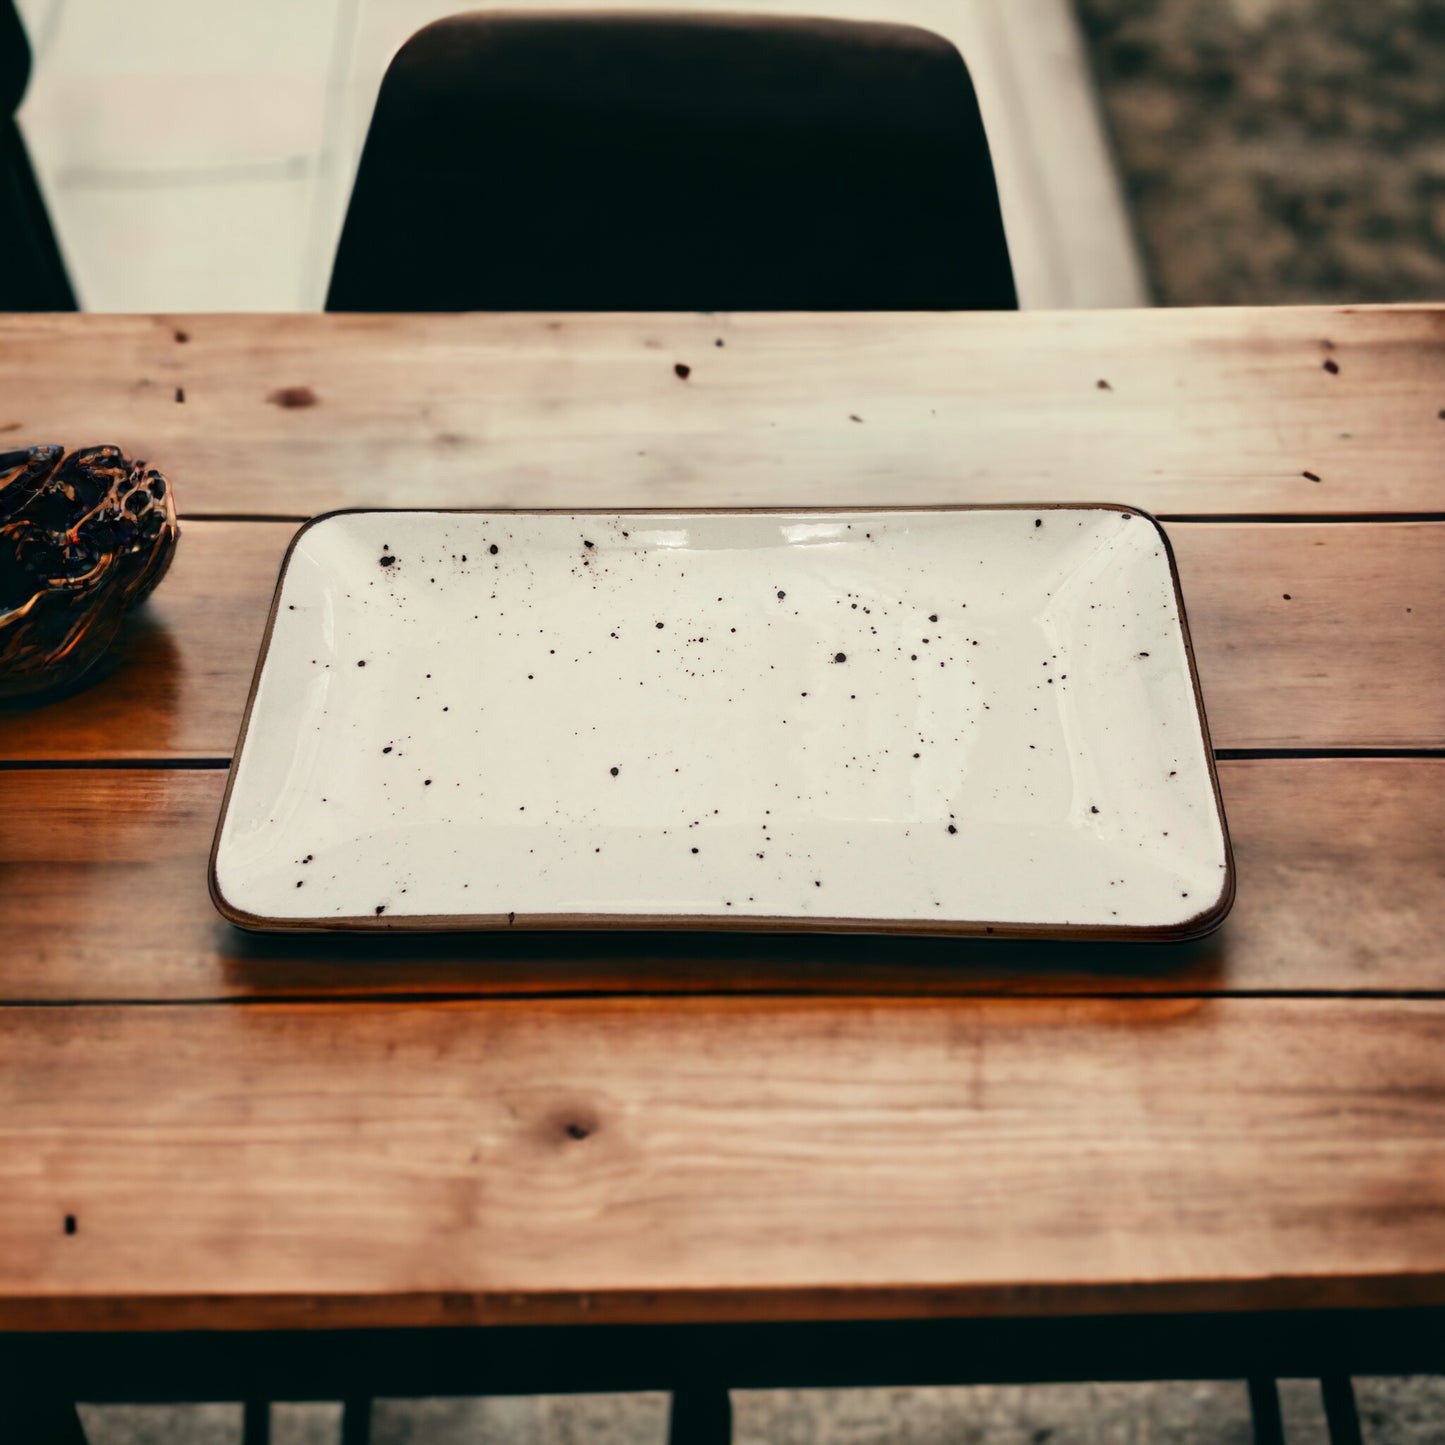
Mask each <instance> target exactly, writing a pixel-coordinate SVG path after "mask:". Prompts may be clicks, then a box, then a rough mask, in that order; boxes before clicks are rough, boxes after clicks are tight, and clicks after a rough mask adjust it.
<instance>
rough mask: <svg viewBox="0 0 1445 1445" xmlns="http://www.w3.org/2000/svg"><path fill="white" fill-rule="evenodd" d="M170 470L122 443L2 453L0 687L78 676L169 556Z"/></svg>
mask: <svg viewBox="0 0 1445 1445" xmlns="http://www.w3.org/2000/svg"><path fill="white" fill-rule="evenodd" d="M179 536H180V529H179V527H178V526H177V525H176V505H175V499H174V497H173V496H172V495H171V489H170V487H169V486H167V484H166V479H165V478H164V477H163V476H161V474H160V473H159V472H158V471H156V470H155V469H154V468H151V467H147V466H146V464H145V463H144V462H141V461H128V460H127V459H126V458H125V457H124V456H123V455H122V454H121V451H120V449H119V448H118V447H85V448H84V449H82V450H80V451H75V452H71V453H70V455H69V456H66V455H65V449H64V448H63V447H58V446H39V447H29V448H26V449H23V450H20V451H11V452H3V453H0V698H18V697H31V696H34V695H36V694H40V693H50V692H52V691H58V690H60V689H63V688H65V687H67V686H68V685H70V684H71V683H74V682H75V681H76V680H77V679H78V678H79V677H80V676H81V675H82V674H83V673H85V672H86V671H87V670H89V668H91V667H92V666H93V665H94V664H95V663H96V662H97V661H99V659H100V658H101V657H102V656H103V655H104V654H105V652H106V650H107V649H108V648H109V647H110V645H111V643H112V642H113V641H114V640H115V635H116V633H117V632H118V631H119V630H120V625H121V623H122V621H124V619H125V615H126V613H127V612H129V610H130V609H131V608H132V607H134V606H135V605H136V604H137V603H139V602H142V601H144V600H145V598H146V597H148V596H149V595H150V592H151V590H152V589H153V588H154V587H155V585H156V583H157V582H159V581H160V580H161V578H162V577H163V576H164V575H165V570H166V568H167V567H168V566H170V561H171V556H172V554H173V553H174V552H175V550H176V539H177V538H178V537H179Z"/></svg>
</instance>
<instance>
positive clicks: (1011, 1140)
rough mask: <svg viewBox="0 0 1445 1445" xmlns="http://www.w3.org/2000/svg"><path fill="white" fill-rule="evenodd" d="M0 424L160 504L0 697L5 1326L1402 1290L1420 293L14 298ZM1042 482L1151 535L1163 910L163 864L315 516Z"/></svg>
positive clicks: (1428, 527) (198, 815)
mask: <svg viewBox="0 0 1445 1445" xmlns="http://www.w3.org/2000/svg"><path fill="white" fill-rule="evenodd" d="M679 364H680V365H681V367H685V368H690V370H689V371H688V372H687V374H686V375H685V376H683V375H680V374H679ZM0 440H3V441H6V442H10V443H13V444H21V443H29V442H38V441H50V440H58V441H64V442H66V443H68V444H73V445H78V444H83V443H93V442H101V441H109V442H116V443H119V444H121V445H122V446H124V447H125V448H126V449H127V450H128V451H131V452H135V453H139V454H141V455H144V456H146V457H147V458H149V459H150V460H151V461H152V462H153V463H155V464H156V465H158V466H160V467H161V468H162V469H163V470H164V471H165V472H166V474H167V475H168V476H169V477H170V478H171V479H172V481H173V483H174V485H175V487H176V490H177V493H178V495H179V499H180V503H181V508H182V514H183V530H184V535H183V538H182V542H181V547H180V551H179V554H178V557H177V560H176V564H175V566H174V568H173V570H172V572H171V574H170V576H169V578H168V579H167V580H166V582H165V583H164V584H163V586H162V587H161V589H160V591H159V592H158V593H157V594H156V596H155V598H154V599H153V601H152V602H151V603H150V604H149V605H148V607H147V608H146V609H145V615H143V616H142V617H141V618H139V619H138V620H137V621H136V622H135V623H134V625H133V626H132V627H131V629H130V630H129V633H128V635H127V637H126V640H125V642H124V645H123V647H122V649H121V658H120V661H119V663H118V665H117V666H115V668H114V670H113V671H112V672H111V674H110V675H109V676H107V677H105V678H104V679H103V680H102V681H100V682H98V683H96V684H95V685H94V686H93V687H91V688H90V689H88V690H87V691H85V692H83V693H81V694H79V695H78V696H75V697H73V698H71V699H70V700H68V701H65V702H62V703H58V704H55V705H53V706H50V707H48V708H45V709H43V710H39V711H33V712H8V713H4V714H0V769H3V770H4V771H3V772H0V880H3V881H0V1002H3V1007H0V1240H3V1241H4V1243H3V1248H0V1330H5V1331H12V1332H18V1333H23V1334H24V1335H26V1336H27V1337H30V1338H35V1339H40V1338H42V1337H49V1336H54V1335H56V1334H57V1333H75V1332H111V1331H127V1332H134V1331H177V1330H191V1331H212V1330H224V1331H235V1330H259V1329H267V1330H276V1329H293V1330H294V1329H302V1330H323V1329H335V1328H346V1327H355V1326H368V1327H402V1326H405V1327H415V1326H442V1325H445V1326H487V1327H494V1326H508V1327H516V1326H536V1325H546V1326H562V1327H570V1326H584V1325H585V1326H587V1327H589V1329H591V1330H593V1331H598V1330H604V1331H605V1329H607V1328H616V1327H622V1326H633V1325H653V1324H659V1323H664V1322H665V1323H672V1324H683V1325H689V1324H690V1325H696V1326H709V1327H717V1326H719V1325H722V1324H725V1323H729V1322H731V1323H737V1324H743V1323H757V1322H764V1321H766V1322H770V1327H783V1326H785V1325H786V1324H787V1322H808V1321H812V1322H816V1321H834V1322H849V1321H874V1322H876V1321H881V1320H896V1321H923V1320H928V1319H948V1318H952V1319H978V1318H990V1319H1000V1318H1002V1317H1020V1318H1035V1317H1040V1316H1050V1317H1067V1316H1077V1315H1091V1316H1108V1317H1114V1318H1116V1319H1117V1320H1120V1321H1123V1320H1124V1319H1125V1317H1130V1316H1136V1315H1139V1314H1148V1315H1151V1316H1160V1315H1174V1314H1180V1313H1185V1312H1189V1313H1198V1312H1226V1313H1229V1312H1259V1311H1295V1310H1309V1311H1358V1310H1366V1309H1368V1310H1381V1311H1384V1310H1402V1309H1403V1310H1419V1309H1422V1308H1423V1309H1426V1310H1429V1311H1432V1313H1430V1314H1429V1316H1428V1318H1429V1319H1430V1320H1432V1321H1434V1320H1437V1319H1438V1318H1439V1316H1437V1315H1435V1314H1434V1313H1433V1310H1434V1309H1435V1308H1438V1307H1440V1306H1442V1305H1445V882H1442V871H1445V869H1442V865H1445V754H1442V748H1445V665H1442V664H1445V643H1442V637H1445V310H1437V309H1428V308H1405V309H1383V308H1380V309H1370V308H1360V309H1348V310H1316V309H1302V310H1277V311H1255V310H1236V311H1139V312H1116V313H1092V314H1090V313H1070V314H1042V313H1034V314H1024V315H989V316H962V315H957V316H950V315H925V316H886V315H884V316H756V315H736V316H721V315H719V316H622V317H608V316H564V317H550V318H549V317H535V316H480V315H478V316H462V317H337V316H287V317H140V318H137V317H110V316H98V315H97V316H85V317H64V318H24V317H10V318H0ZM1080 499H1083V500H1095V501H1121V502H1127V503H1130V504H1134V505H1137V506H1140V507H1142V508H1145V509H1148V510H1150V511H1153V512H1154V513H1156V514H1157V515H1159V516H1160V517H1161V518H1162V519H1163V520H1164V521H1165V523H1166V525H1167V527H1168V531H1169V535H1170V537H1171V540H1172V541H1173V544H1174V547H1175V550H1176V553H1177V555H1178V560H1179V566H1180V571H1181V574H1182V580H1183V586H1184V591H1185V596H1186V599H1187V602H1188V606H1189V612H1190V619H1191V624H1192V628H1193V633H1194V639H1195V645H1196V651H1197V655H1198V664H1199V670H1200V674H1201V680H1202V684H1203V688H1204V693H1205V699H1206V703H1207V706H1208V710H1209V717H1210V722H1211V725H1212V729H1213V734H1214V740H1215V743H1216V745H1217V747H1218V749H1219V756H1220V758H1221V759H1222V761H1221V765H1220V773H1221V782H1222V786H1223V790H1224V795H1225V803H1226V808H1227V812H1228V817H1229V823H1230V827H1231V830H1232V834H1233V838H1234V846H1235V850H1236V855H1237V860H1238V873H1239V891H1238V903H1237V905H1236V907H1235V910H1234V912H1233V914H1232V916H1231V917H1230V919H1229V920H1228V922H1227V923H1226V925H1225V926H1224V928H1223V929H1222V930H1221V931H1220V932H1219V933H1217V934H1216V935H1214V936H1213V937H1212V938H1209V939H1206V940H1204V941H1202V942H1199V943H1195V944H1189V945H1180V946H1168V947H1151V946H1137V945H1136V946H1117V947H1116V946H1108V945H1074V946H1031V945H1027V944H1001V943H999V944H986V943H978V942H971V943H964V942H950V941H940V940H923V939H915V940H892V941H890V940H875V939H861V938H834V939H829V938H819V939H787V938H769V939H763V940H756V941H754V940H747V939H739V938H707V937H697V936H685V937H675V936H668V935H655V936H647V937H618V936H609V937H605V938H590V937H577V936H557V937H546V936H533V937H526V938H518V937H469V938H455V939H441V938H431V939H423V940H408V939H406V938H404V937H397V938H375V937H372V938H367V939H364V940H358V941H345V940H339V939H338V940H331V941H327V940H320V941H315V940H307V939H287V938H278V939H266V938H261V937H253V936H248V935H245V934H242V933H240V932H237V931H235V930H234V929H232V928H230V927H228V926H227V925H225V924H223V923H222V922H221V920H220V919H219V918H218V917H217V916H216V914H215V913H214V911H213V910H212V907H211V904H210V902H209V901H208V898H207V895H206V886H205V864H206V854H207V849H208V846H209V843H210V838H211V833H212V829H213V826H214V822H215V816H216V812H217V807H218V804H219V800H220V796H221V790H222V786H223V784H224V782H225V768H226V766H227V763H228V761H229V758H230V755H231V750H232V746H233V742H234V739H235V735H236V730H237V726H238V722H239V717H240V712H241V708H242V705H243V702H244V699H245V696H246V689H247V685H248V681H249V678H250V675H251V669H252V665H253V661H254V657H255V653H256V648H257V644H258V641H259V637H260V633H261V628H262V624H263V620H264V618H265V615H266V609H267V605H268V602H269V598H270V594H271V589H272V585H273V582H274V579H275V574H276V569H277V565H278V563H279V561H280V558H281V554H282V550H283V548H284V547H285V545H286V542H287V540H288V538H289V537H290V536H291V534H292V533H293V531H294V530H295V527H296V524H297V523H298V521H299V520H301V519H302V518H304V517H306V516H308V515H310V514H312V513H314V512H318V511H322V510H326V509H329V508H333V507H342V506H356V505H382V506H410V505H415V506H423V505H427V506H429V505H437V506H479V507H480V506H512V505H521V504H526V505H547V506H556V505H571V504H578V505H592V506H612V505H617V506H624V505H646V506H658V507H666V506H671V505H675V504H676V505H689V506H697V505H707V504H717V505H728V504H742V503H772V504H788V505H806V504H823V503H865V504H866V503H882V502H888V503H926V502H944V501H948V502H965V501H1018V500H1023V501H1040V500H1080ZM1414 1318H1425V1316H1415V1317H1414ZM1124 1327H1125V1326H1124V1325H1123V1324H1121V1325H1120V1328H1124ZM1000 1328H1004V1326H1000ZM584 1336H585V1331H584ZM560 1337H561V1336H560V1335H559V1338H560ZM590 1338H601V1335H600V1334H596V1335H593V1336H590ZM990 1338H1005V1337H1004V1336H991V1337H990ZM1434 1338H1435V1340H1436V1342H1437V1343H1438V1341H1439V1338H1440V1336H1439V1335H1438V1334H1436V1335H1435V1337H1434ZM121 1343H123V1342H121Z"/></svg>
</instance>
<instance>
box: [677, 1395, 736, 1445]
mask: <svg viewBox="0 0 1445 1445" xmlns="http://www.w3.org/2000/svg"><path fill="white" fill-rule="evenodd" d="M732 1438H733V1402H732V1399H731V1397H730V1396H729V1395H728V1392H727V1391H726V1390H717V1389H687V1390H676V1391H674V1392H673V1396H672V1411H671V1415H670V1417H669V1420H668V1426H667V1445H732Z"/></svg>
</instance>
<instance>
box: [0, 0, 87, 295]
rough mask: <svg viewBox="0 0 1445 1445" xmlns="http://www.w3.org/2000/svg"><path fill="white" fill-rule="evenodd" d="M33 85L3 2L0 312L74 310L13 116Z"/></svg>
mask: <svg viewBox="0 0 1445 1445" xmlns="http://www.w3.org/2000/svg"><path fill="white" fill-rule="evenodd" d="M29 80H30V44H29V42H28V41H27V40H26V38H25V29H24V27H23V26H22V25H21V23H20V15H19V12H18V11H17V10H16V9H15V5H14V0H0V311H74V310H75V293H74V292H73V291H72V290H71V289H70V279H69V278H68V277H67V276H66V274H65V263H64V262H63V261H62V260H61V257H60V248H59V246H57V244H56V241H55V233H54V232H53V231H52V230H51V228H50V217H49V215H48V214H47V212H46V209H45V201H44V198H43V197H42V196H41V194H40V187H39V186H38V185H36V183H35V173H34V172H33V171H32V170H31V168H30V156H29V154H28V152H27V151H26V149H25V141H24V138H23V137H22V136H21V134H20V127H19V126H18V125H16V123H15V112H16V111H17V110H18V109H19V108H20V101H21V99H22V98H23V97H24V95H25V87H26V85H27V84H28V83H29Z"/></svg>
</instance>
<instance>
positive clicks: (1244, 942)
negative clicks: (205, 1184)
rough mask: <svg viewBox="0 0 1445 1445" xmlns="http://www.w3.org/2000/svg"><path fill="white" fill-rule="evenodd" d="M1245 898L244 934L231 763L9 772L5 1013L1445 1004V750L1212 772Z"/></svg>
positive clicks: (2, 925) (2, 890) (0, 962)
mask: <svg viewBox="0 0 1445 1445" xmlns="http://www.w3.org/2000/svg"><path fill="white" fill-rule="evenodd" d="M1220 779H1221V783H1222V786H1223V791H1224V800H1225V807H1226V811H1227V813H1228V817H1229V823H1230V829H1231V833H1232V835H1233V839H1234V848H1235V856H1236V861H1237V864H1238V873H1239V893H1238V900H1237V902H1236V904H1235V908H1234V911H1233V913H1232V914H1231V915H1230V917H1229V919H1228V920H1227V921H1226V923H1225V925H1224V927H1223V928H1222V929H1221V930H1220V931H1219V932H1218V933H1216V934H1214V935H1212V936H1211V937H1209V938H1206V939H1202V940H1200V941H1198V942H1196V943H1189V944H1170V945H1162V946H1149V945H1140V944H1133V945H1130V944H1124V945H1107V944H1077V943H1074V944H1054V945H1040V944H1027V943H989V942H980V941H960V940H941V939H900V938H886V937H885V938H859V937H852V938H841V937H840V938H828V937H809V936H806V935H800V936H789V937H786V938H783V937H776V936H773V937H753V936H750V935H745V934H725V933H719V934H716V935H704V934H687V935H677V934H672V935H669V934H616V933H613V934H586V935H576V934H537V935H517V934H506V933H502V934H496V933H493V934H473V935H465V936H447V935H444V936H436V937H431V938H410V939H408V938H406V937H403V936H401V935H397V936H379V937H378V936H369V937H364V938H357V937H352V936H348V935H338V936H335V937H332V938H326V937H315V936H312V937H309V938H308V937H285V936H269V937H268V936H261V935H256V934H247V933H243V932H241V931H240V930H239V929H235V928H232V927H231V926H230V925H228V924H226V923H224V922H222V920H221V919H220V917H219V916H218V915H217V914H216V913H215V911H214V909H213V908H212V906H211V902H210V899H209V898H208V896H207V894H206V884H205V872H206V860H207V855H208V852H209V849H210V843H211V834H212V830H213V829H214V827H215V820H216V814H217V811H218V809H219V806H220V798H221V791H222V788H223V787H224V785H225V776H224V774H223V773H220V772H214V771H208V772H198V771H183V770H175V769H153V770H137V769H123V770H106V769H84V770H74V771H71V770H67V771H55V770H43V769H37V770H32V771H24V772H15V773H8V774H0V796H3V798H4V800H5V811H4V820H3V826H0V878H3V880H4V882H3V887H0V939H3V940H4V946H3V948H0V1002H5V1001H9V1002H37V1003H54V1004H58V1003H68V1002H81V1001H85V1000H117V1001H129V1002H136V1003H142V1002H155V1001H166V1000H172V1001H204V1000H248V999H265V998H268V997H273V998H274V997H285V998H292V999H300V998H309V999H313V1000H324V999H335V1000H341V999H344V998H356V997H378V996H391V997H418V998H421V997H427V996H437V995H443V996H447V995H452V996H477V997H483V996H492V997H497V996H506V995H509V994H510V995H548V994H553V995H556V994H597V993H632V994H639V993H652V994H688V993H754V994H764V993H771V994H786V993H819V994H855V995H856V994H929V995H947V994H1086V995H1121V996H1123V995H1131V994H1141V995H1148V994H1178V995H1210V994H1238V993H1258V992H1286V993H1320V992H1349V993H1372V992H1373V993H1421V994H1445V949H1442V946H1441V939H1442V938H1445V888H1442V887H1441V879H1442V877H1445V759H1436V758H1426V759H1417V758H1410V759H1403V758H1395V759H1369V760H1359V759H1349V760H1345V759H1327V760H1309V761H1301V760H1285V759H1269V760H1255V761H1248V762H1226V763H1223V764H1221V765H1220Z"/></svg>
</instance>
